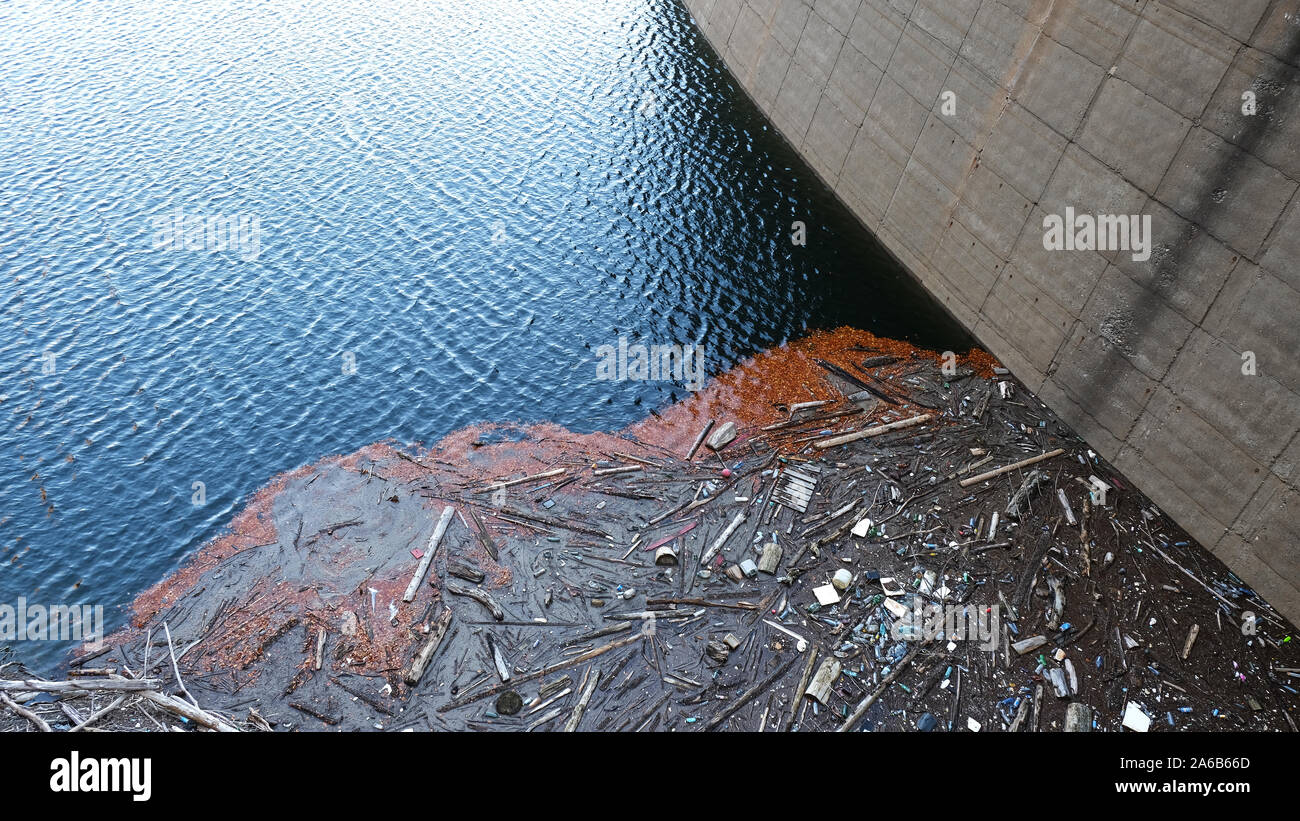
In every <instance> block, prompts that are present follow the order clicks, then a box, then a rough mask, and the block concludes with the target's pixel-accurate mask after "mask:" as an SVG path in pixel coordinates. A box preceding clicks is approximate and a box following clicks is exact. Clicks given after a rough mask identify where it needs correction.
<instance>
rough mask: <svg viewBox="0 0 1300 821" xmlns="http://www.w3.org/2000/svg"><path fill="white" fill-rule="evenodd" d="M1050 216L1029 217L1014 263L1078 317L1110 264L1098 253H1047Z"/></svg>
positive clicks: (1039, 213)
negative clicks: (1046, 219)
mask: <svg viewBox="0 0 1300 821" xmlns="http://www.w3.org/2000/svg"><path fill="white" fill-rule="evenodd" d="M1046 216H1047V212H1046V211H1043V210H1041V209H1037V208H1036V209H1034V211H1033V213H1032V214H1030V215H1029V220H1028V224H1026V225H1025V228H1024V230H1023V231H1022V232H1021V234H1020V239H1019V240H1018V241H1017V242H1016V247H1015V248H1014V249H1012V252H1011V260H1010V261H1011V264H1012V265H1014V266H1015V267H1016V269H1017V270H1019V271H1022V272H1023V274H1024V276H1025V277H1027V278H1028V279H1029V280H1030V281H1032V282H1033V283H1034V284H1035V285H1037V286H1038V287H1039V288H1040V289H1041V290H1043V291H1045V292H1047V293H1049V294H1051V295H1052V298H1053V299H1055V300H1056V301H1057V302H1058V303H1059V304H1060V305H1061V307H1062V308H1064V309H1065V310H1066V311H1068V312H1069V313H1070V314H1071V315H1072V316H1078V315H1079V314H1080V313H1082V312H1083V306H1084V305H1085V304H1086V303H1087V302H1088V297H1090V296H1091V295H1092V289H1093V288H1094V287H1096V285H1097V280H1098V279H1100V278H1101V272H1102V271H1104V270H1105V269H1106V266H1107V264H1108V263H1107V262H1106V258H1105V257H1103V256H1102V255H1101V254H1098V253H1096V252H1095V251H1054V250H1047V249H1045V248H1044V247H1043V228H1042V225H1043V218H1044V217H1046Z"/></svg>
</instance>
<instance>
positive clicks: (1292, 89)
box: [1202, 18, 1300, 179]
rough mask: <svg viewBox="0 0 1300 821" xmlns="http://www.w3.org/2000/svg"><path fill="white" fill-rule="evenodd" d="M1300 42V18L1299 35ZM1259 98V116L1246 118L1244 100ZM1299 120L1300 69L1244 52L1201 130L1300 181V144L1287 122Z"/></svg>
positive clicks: (1299, 20)
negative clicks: (1245, 96)
mask: <svg viewBox="0 0 1300 821" xmlns="http://www.w3.org/2000/svg"><path fill="white" fill-rule="evenodd" d="M1296 37H1297V38H1298V39H1300V18H1297V34H1296ZM1247 91H1249V92H1251V93H1252V94H1254V95H1255V113H1254V114H1252V115H1248V114H1244V113H1243V112H1242V104H1243V100H1242V94H1243V93H1244V92H1247ZM1297 114H1300V69H1296V68H1295V67H1294V66H1289V65H1287V64H1285V63H1283V62H1281V61H1279V60H1277V59H1276V58H1274V57H1272V56H1270V55H1268V54H1266V53H1264V52H1262V51H1259V50H1257V49H1252V48H1248V49H1243V50H1242V51H1241V52H1240V53H1239V54H1238V55H1237V56H1236V59H1234V60H1233V62H1232V67H1231V68H1229V69H1228V73H1227V74H1226V75H1225V76H1224V78H1223V82H1222V83H1221V84H1220V85H1219V90H1218V91H1217V92H1216V93H1215V95H1214V97H1213V99H1211V100H1210V105H1209V107H1208V108H1207V109H1206V111H1205V115H1204V116H1203V117H1202V124H1203V125H1204V126H1205V127H1206V128H1208V129H1210V130H1211V131H1213V132H1214V133H1215V134H1218V135H1219V136H1220V137H1222V138H1224V139H1225V140H1227V141H1228V142H1231V143H1233V144H1235V145H1239V146H1242V147H1245V148H1247V149H1248V150H1249V151H1250V152H1251V153H1253V154H1254V155H1255V156H1257V157H1259V159H1260V160H1262V161H1263V162H1264V163H1266V164H1268V165H1271V166H1273V167H1274V168H1276V169H1277V170H1279V171H1281V172H1282V173H1284V174H1286V175H1287V176H1288V177H1290V178H1291V179H1298V178H1300V141H1298V140H1296V139H1295V130H1294V129H1293V128H1288V127H1287V126H1288V121H1289V120H1290V119H1293V118H1294V117H1296V116H1297Z"/></svg>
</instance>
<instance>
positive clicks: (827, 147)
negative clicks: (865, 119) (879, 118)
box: [802, 96, 862, 183]
mask: <svg viewBox="0 0 1300 821" xmlns="http://www.w3.org/2000/svg"><path fill="white" fill-rule="evenodd" d="M849 116H850V115H846V114H845V113H844V112H843V111H841V110H840V109H839V106H837V105H835V103H833V102H831V100H830V98H829V97H826V96H823V97H822V98H821V102H820V103H818V104H817V111H816V113H815V114H813V119H812V123H811V124H810V125H809V126H808V134H807V136H805V137H804V141H803V146H802V148H803V150H804V151H805V152H806V153H807V155H808V158H809V159H810V160H811V161H812V166H813V168H814V169H815V170H816V171H817V173H818V174H820V175H821V177H822V179H824V180H827V181H829V182H831V183H835V182H836V181H838V179H839V176H840V169H841V168H843V167H844V158H845V157H846V156H848V153H849V148H850V147H851V146H852V145H853V139H854V137H856V136H857V133H858V126H859V125H861V124H862V121H861V120H860V119H855V120H850V119H849Z"/></svg>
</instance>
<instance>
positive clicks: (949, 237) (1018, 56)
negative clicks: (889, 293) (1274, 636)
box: [684, 0, 1300, 620]
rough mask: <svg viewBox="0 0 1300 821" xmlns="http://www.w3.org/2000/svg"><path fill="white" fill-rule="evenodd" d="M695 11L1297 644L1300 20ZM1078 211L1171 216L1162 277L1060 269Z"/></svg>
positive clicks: (1091, 266)
mask: <svg viewBox="0 0 1300 821" xmlns="http://www.w3.org/2000/svg"><path fill="white" fill-rule="evenodd" d="M684 1H685V4H686V6H687V8H688V9H689V10H690V11H691V13H692V16H693V17H694V18H695V21H696V23H697V25H698V26H699V27H700V29H701V30H702V31H703V32H704V34H705V36H706V37H707V38H708V40H709V41H710V42H711V43H712V45H713V47H714V48H715V49H716V51H717V52H718V53H719V54H721V55H722V57H723V59H724V60H725V61H726V63H727V65H728V66H729V68H730V69H731V71H732V73H733V74H735V75H736V76H737V77H738V78H739V80H740V82H741V83H742V84H743V86H744V87H745V89H746V90H747V91H748V93H749V94H750V95H751V96H752V97H753V99H754V100H755V101H756V102H757V103H758V105H759V106H760V107H761V108H762V109H763V110H764V111H765V112H766V113H767V114H768V116H769V118H770V119H771V121H772V122H773V123H774V124H775V126H776V127H777V128H778V129H779V130H780V131H781V133H782V134H783V135H784V136H785V137H786V138H787V139H788V140H789V141H790V142H791V143H793V144H794V145H795V146H796V147H797V148H799V150H800V151H801V153H802V154H803V155H804V157H805V158H806V159H807V161H808V162H809V164H810V165H811V166H812V167H813V168H814V170H816V172H817V173H818V174H819V175H820V176H821V177H822V178H823V179H824V180H825V181H826V183H827V184H829V185H830V186H831V188H832V189H833V190H834V191H835V192H836V193H837V194H838V196H839V197H840V198H841V199H842V200H843V201H844V202H845V203H846V204H847V205H848V206H849V207H850V208H851V209H852V210H853V211H854V212H855V213H856V214H857V215H858V216H859V217H860V218H861V220H862V221H863V222H864V223H865V224H866V225H867V227H868V228H869V229H870V230H871V231H872V232H873V233H874V234H875V235H876V236H877V237H879V238H880V240H881V241H882V242H883V243H884V244H885V246H886V247H887V248H888V249H889V250H890V251H891V252H892V253H893V254H894V255H895V256H896V257H897V258H898V259H899V261H900V262H902V263H903V265H904V266H905V267H907V268H908V269H910V270H911V272H912V273H913V274H914V275H915V276H916V277H917V278H918V279H919V280H920V281H921V282H922V283H924V285H925V286H926V287H927V288H928V289H929V290H930V291H931V293H933V294H934V295H935V296H936V297H937V298H938V299H939V300H940V301H941V302H942V303H943V304H944V305H946V306H947V307H948V309H949V310H950V311H951V312H952V314H953V315H954V316H955V317H956V318H957V319H958V320H959V321H961V322H962V323H963V324H965V326H966V327H967V328H968V329H970V330H971V331H972V332H973V333H974V335H975V336H976V337H977V338H978V339H979V340H980V341H981V342H982V343H983V344H984V345H986V346H987V347H988V348H989V349H990V350H991V351H992V352H993V353H994V354H995V355H996V356H998V357H999V358H1001V359H1002V361H1003V362H1004V363H1006V364H1007V366H1008V367H1010V368H1011V369H1012V370H1013V372H1014V373H1015V374H1016V375H1017V376H1018V377H1019V378H1021V379H1022V380H1024V382H1025V383H1026V384H1027V385H1029V386H1030V387H1031V388H1032V389H1034V390H1035V391H1036V392H1037V393H1038V395H1039V396H1040V397H1041V398H1042V399H1043V401H1045V402H1047V403H1048V404H1049V405H1050V406H1051V407H1052V408H1053V410H1055V411H1056V412H1057V413H1058V414H1060V415H1061V416H1062V417H1063V418H1064V419H1066V420H1067V421H1068V422H1070V423H1071V424H1072V425H1073V426H1074V427H1075V429H1076V430H1077V431H1079V432H1080V433H1081V434H1082V435H1083V436H1084V437H1085V438H1086V439H1087V440H1088V442H1089V443H1090V444H1091V445H1092V446H1093V447H1094V448H1095V449H1096V450H1097V451H1098V452H1099V453H1101V454H1102V455H1103V456H1105V457H1106V458H1107V459H1109V460H1110V461H1111V462H1112V463H1114V464H1115V465H1116V466H1117V467H1118V468H1120V469H1121V470H1122V471H1124V472H1125V473H1126V474H1127V475H1128V476H1129V477H1130V478H1131V479H1132V480H1134V481H1136V482H1138V483H1139V485H1140V486H1141V488H1142V490H1143V491H1144V492H1145V493H1146V494H1147V495H1148V496H1150V497H1151V498H1152V500H1154V501H1155V502H1156V503H1157V504H1158V505H1160V506H1161V508H1162V509H1164V510H1165V511H1166V512H1168V513H1169V514H1170V515H1171V516H1173V517H1174V518H1175V519H1176V520H1177V521H1178V522H1179V523H1180V524H1182V525H1183V527H1184V528H1186V529H1187V530H1188V532H1190V533H1191V534H1192V535H1193V536H1194V537H1196V538H1197V539H1198V540H1199V541H1201V542H1202V543H1203V544H1204V545H1206V546H1207V547H1209V548H1210V549H1212V550H1213V551H1214V552H1215V553H1216V554H1218V555H1219V556H1220V557H1221V558H1222V559H1223V560H1224V561H1225V562H1226V563H1227V564H1228V565H1229V566H1230V567H1232V568H1233V569H1234V570H1235V571H1236V572H1237V573H1238V575H1240V576H1241V577H1242V578H1243V579H1245V580H1246V581H1247V582H1248V583H1250V584H1251V585H1252V586H1254V587H1255V588H1256V589H1257V590H1259V591H1260V593H1261V594H1262V595H1264V596H1265V598H1267V599H1268V600H1269V601H1270V602H1272V603H1273V604H1274V605H1275V606H1277V607H1278V608H1279V609H1281V610H1283V611H1284V612H1285V613H1286V614H1287V615H1288V616H1289V617H1290V618H1291V619H1293V620H1300V591H1298V590H1297V587H1298V586H1300V547H1298V546H1297V545H1298V544H1300V493H1298V492H1297V483H1298V482H1300V468H1298V467H1297V463H1300V437H1298V436H1297V428H1298V427H1300V261H1298V259H1297V257H1298V256H1300V197H1298V196H1297V193H1296V191H1297V180H1300V104H1298V100H1297V98H1298V97H1300V87H1298V86H1300V82H1298V80H1300V73H1298V72H1297V70H1296V64H1297V54H1298V53H1300V0H1164V1H1163V2H1156V0H1136V1H1135V0H1125V1H1124V2H1120V1H1119V0H684ZM947 92H951V95H949V94H947ZM1246 92H1250V93H1251V94H1250V95H1247V96H1246V97H1245V98H1244V97H1243V95H1244V94H1245V93H1246ZM1251 95H1253V97H1254V101H1255V105H1256V109H1255V113H1254V114H1253V115H1251V114H1246V113H1243V103H1244V102H1246V100H1247V99H1248V98H1249V97H1250V96H1251ZM945 103H948V104H949V105H947V106H945ZM1067 206H1068V207H1071V208H1073V209H1074V210H1075V212H1076V213H1080V214H1113V215H1150V218H1151V224H1152V235H1153V237H1154V242H1153V251H1152V253H1151V256H1150V258H1149V259H1147V260H1145V261H1134V259H1133V254H1131V253H1127V252H1119V253H1116V252H1113V251H1089V250H1053V251H1048V250H1045V249H1044V241H1043V240H1044V223H1043V219H1044V216H1045V215H1048V214H1057V215H1063V214H1065V208H1066V207H1067ZM1138 256H1141V254H1140V253H1139V254H1138ZM1247 352H1250V355H1247ZM1243 357H1245V358H1243ZM1252 359H1253V362H1254V366H1255V373H1254V374H1253V375H1251V374H1249V373H1245V372H1243V371H1249V370H1250V368H1249V367H1247V366H1248V365H1249V364H1250V360H1252Z"/></svg>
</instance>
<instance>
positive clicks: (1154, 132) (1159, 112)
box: [1079, 78, 1192, 194]
mask: <svg viewBox="0 0 1300 821" xmlns="http://www.w3.org/2000/svg"><path fill="white" fill-rule="evenodd" d="M1191 127H1192V122H1191V120H1188V119H1186V118H1185V117H1182V116H1181V115H1179V114H1178V112H1176V111H1174V110H1173V109H1172V108H1168V107H1166V106H1164V105H1161V104H1160V103H1159V102H1157V101H1156V100H1155V98H1153V97H1149V96H1147V95H1146V94H1144V93H1142V92H1141V91H1139V90H1138V89H1136V88H1134V87H1133V86H1131V85H1129V84H1128V83H1126V82H1124V81H1123V80H1118V79H1115V78H1111V79H1109V80H1107V81H1106V82H1105V83H1103V84H1102V86H1101V93H1100V94H1098V95H1097V100H1096V102H1094V103H1093V105H1092V107H1091V108H1090V109H1089V111H1088V119H1087V121H1086V122H1085V123H1084V125H1083V130H1082V131H1081V132H1080V133H1079V145H1080V146H1082V147H1083V148H1084V149H1085V150H1087V152H1088V153H1090V154H1092V155H1093V156H1094V157H1096V158H1097V159H1099V160H1101V161H1102V162H1104V163H1106V165H1109V166H1110V167H1111V168H1113V169H1115V170H1116V171H1118V172H1119V173H1120V175H1121V176H1122V177H1124V179H1126V180H1128V181H1129V182H1131V183H1133V184H1134V185H1136V186H1137V187H1138V188H1140V189H1142V190H1143V191H1145V192H1146V193H1148V194H1153V193H1155V190H1156V186H1158V185H1159V184H1160V180H1161V178H1162V177H1164V175H1165V169H1167V168H1169V163H1170V162H1172V161H1173V159H1174V155H1175V154H1177V153H1178V148H1179V146H1181V145H1182V143H1183V138H1184V137H1186V136H1187V132H1188V131H1189V130H1190V129H1191Z"/></svg>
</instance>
